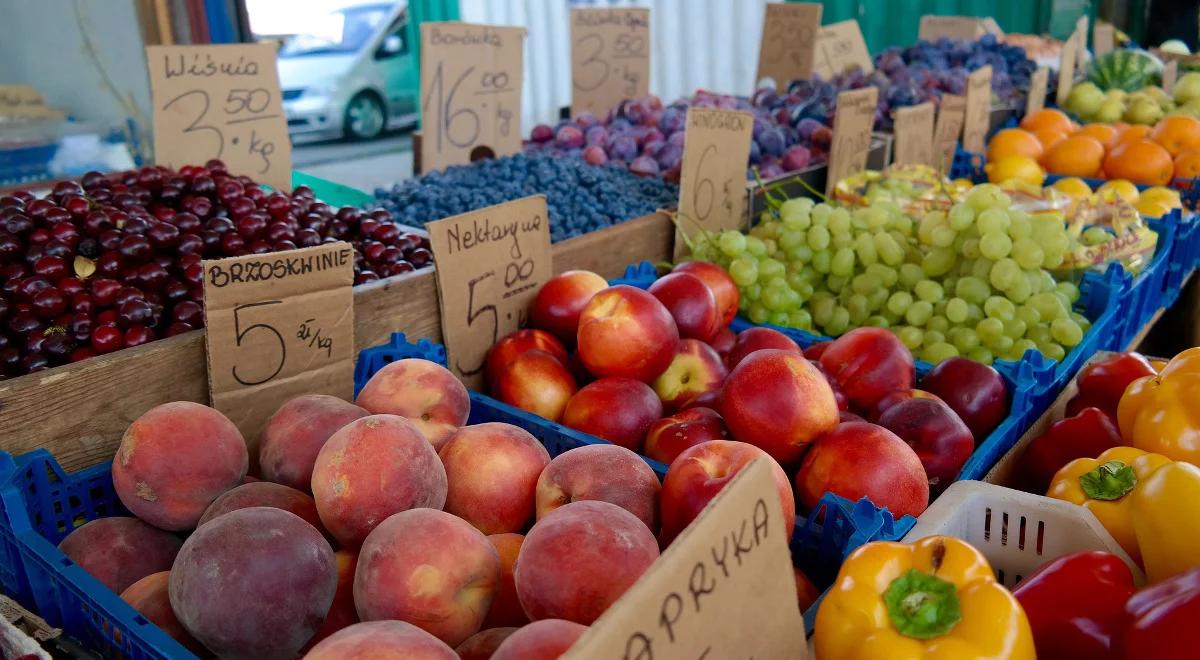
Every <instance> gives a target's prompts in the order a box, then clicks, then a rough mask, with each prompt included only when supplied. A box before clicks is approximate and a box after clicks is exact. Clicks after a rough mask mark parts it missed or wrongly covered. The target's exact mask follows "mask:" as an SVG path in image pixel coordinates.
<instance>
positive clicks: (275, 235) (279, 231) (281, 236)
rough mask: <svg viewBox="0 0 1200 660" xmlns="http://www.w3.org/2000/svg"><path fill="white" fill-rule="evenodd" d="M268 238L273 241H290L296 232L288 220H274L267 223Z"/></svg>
mask: <svg viewBox="0 0 1200 660" xmlns="http://www.w3.org/2000/svg"><path fill="white" fill-rule="evenodd" d="M266 235H267V240H268V241H271V242H272V243H276V242H279V241H290V240H292V239H293V238H295V233H294V232H293V231H292V228H291V227H290V226H289V225H288V223H286V222H272V223H271V224H269V225H267V234H266Z"/></svg>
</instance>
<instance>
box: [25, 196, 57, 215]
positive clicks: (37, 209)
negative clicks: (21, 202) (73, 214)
mask: <svg viewBox="0 0 1200 660" xmlns="http://www.w3.org/2000/svg"><path fill="white" fill-rule="evenodd" d="M52 208H54V202H52V201H50V200H48V199H35V200H33V201H32V202H29V203H28V204H26V205H25V215H28V216H29V217H31V218H44V217H46V212H47V211H49V210H50V209H52Z"/></svg>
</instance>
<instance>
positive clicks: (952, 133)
mask: <svg viewBox="0 0 1200 660" xmlns="http://www.w3.org/2000/svg"><path fill="white" fill-rule="evenodd" d="M966 114H967V97H965V96H959V95H957V94H943V95H942V102H941V104H940V105H939V106H938V113H937V125H936V126H935V127H934V129H933V157H934V158H936V159H937V163H936V165H935V167H937V169H938V171H940V172H943V173H948V172H949V171H950V166H951V165H953V164H954V147H955V145H957V144H958V136H959V135H961V134H962V128H963V119H964V118H965V117H966Z"/></svg>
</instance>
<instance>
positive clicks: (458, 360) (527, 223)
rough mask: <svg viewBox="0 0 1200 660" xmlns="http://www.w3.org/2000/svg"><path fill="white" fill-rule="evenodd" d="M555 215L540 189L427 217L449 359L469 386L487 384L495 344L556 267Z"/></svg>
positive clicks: (512, 328) (521, 315) (526, 309)
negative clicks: (447, 214) (551, 215)
mask: <svg viewBox="0 0 1200 660" xmlns="http://www.w3.org/2000/svg"><path fill="white" fill-rule="evenodd" d="M548 217H549V216H548V215H547V213H546V197H545V196H544V195H533V196H531V197H525V198H522V199H517V200H513V201H511V202H505V203H503V204H497V205H496V206H489V207H487V208H485V209H479V210H477V211H471V212H469V213H463V214H462V215H456V216H454V217H452V218H446V219H444V220H438V221H436V222H431V223H429V224H427V225H425V229H427V230H428V231H429V244H430V247H432V248H433V255H434V260H435V261H436V262H437V269H436V273H435V274H436V275H437V285H438V304H439V306H440V308H441V313H442V338H443V339H444V340H445V343H446V352H447V362H448V363H449V365H450V371H453V372H454V375H455V376H458V378H459V380H461V381H463V383H465V384H466V385H467V387H470V388H472V389H479V386H480V385H482V384H483V376H484V374H483V362H484V358H486V357H487V352H488V349H489V348H491V347H492V345H493V344H495V343H496V340H498V339H500V338H501V337H503V336H504V335H507V334H509V333H511V332H514V331H516V330H517V329H518V328H520V327H521V326H522V325H524V321H525V317H526V315H527V314H528V313H529V306H530V305H531V304H532V303H533V299H534V297H536V296H537V292H538V289H540V288H541V286H542V285H543V284H545V283H546V280H548V279H550V277H551V276H552V275H553V274H554V268H553V264H552V263H551V257H550V223H549V222H548Z"/></svg>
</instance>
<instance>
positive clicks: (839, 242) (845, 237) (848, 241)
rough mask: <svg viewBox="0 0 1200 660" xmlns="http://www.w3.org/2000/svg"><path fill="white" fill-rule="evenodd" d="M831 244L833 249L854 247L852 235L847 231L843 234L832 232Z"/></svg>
mask: <svg viewBox="0 0 1200 660" xmlns="http://www.w3.org/2000/svg"><path fill="white" fill-rule="evenodd" d="M832 244H833V247H834V249H841V248H852V247H854V235H853V234H851V233H849V232H847V233H845V234H834V236H833V243H832Z"/></svg>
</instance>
